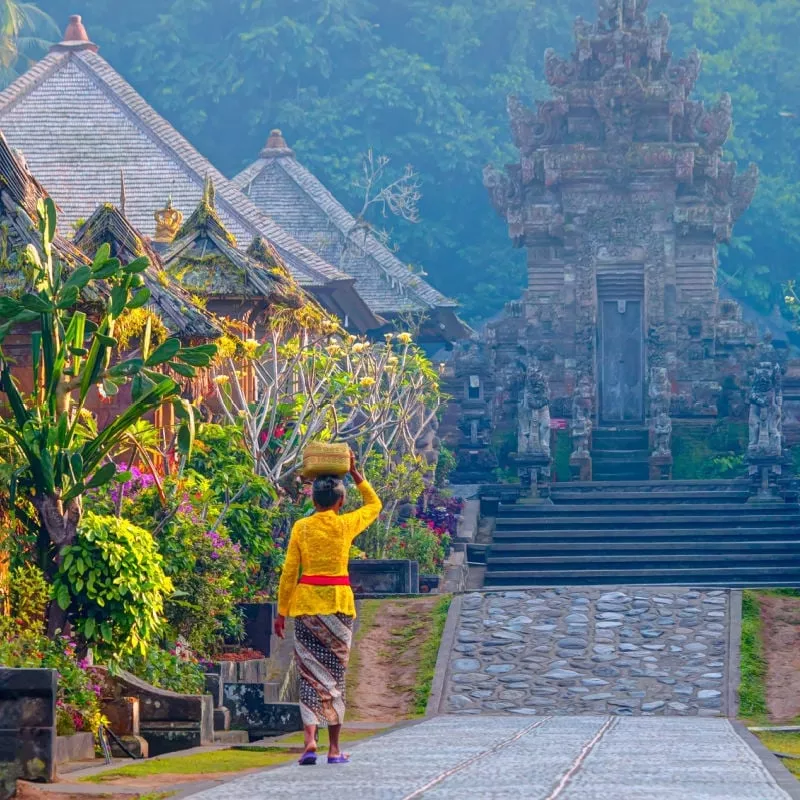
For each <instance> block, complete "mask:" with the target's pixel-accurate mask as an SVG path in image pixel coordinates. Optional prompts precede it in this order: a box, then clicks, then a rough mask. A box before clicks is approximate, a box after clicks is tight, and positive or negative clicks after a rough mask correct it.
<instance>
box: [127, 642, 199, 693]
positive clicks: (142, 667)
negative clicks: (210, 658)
mask: <svg viewBox="0 0 800 800" xmlns="http://www.w3.org/2000/svg"><path fill="white" fill-rule="evenodd" d="M120 666H121V667H122V668H123V669H126V670H128V672H132V673H133V674H134V675H136V677H137V678H141V679H142V680H143V681H147V682H148V683H149V684H151V685H152V686H157V687H158V688H159V689H167V690H169V691H171V692H178V694H202V693H203V692H204V691H205V677H204V673H203V668H202V667H201V666H200V665H199V664H198V663H197V662H196V661H194V660H191V659H187V658H181V657H180V656H179V655H178V653H177V651H176V650H172V651H168V650H164V649H163V648H161V647H150V648H148V650H147V654H146V655H144V656H142V655H141V654H136V655H130V656H128V657H127V658H125V659H123V660H122V661H121V662H120Z"/></svg>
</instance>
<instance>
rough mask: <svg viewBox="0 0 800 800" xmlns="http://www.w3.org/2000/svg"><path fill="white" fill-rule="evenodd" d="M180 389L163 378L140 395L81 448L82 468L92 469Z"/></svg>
mask: <svg viewBox="0 0 800 800" xmlns="http://www.w3.org/2000/svg"><path fill="white" fill-rule="evenodd" d="M179 391H180V387H179V386H178V384H177V383H175V381H174V380H172V379H171V378H164V380H163V381H161V383H159V384H157V385H156V386H154V387H153V388H152V389H151V390H150V391H149V392H147V393H146V394H144V395H142V397H140V398H139V399H138V400H137V401H136V402H134V403H133V404H132V405H131V406H130V407H129V408H127V409H126V410H125V411H123V412H122V413H121V414H120V415H119V416H118V417H117V418H116V419H115V420H114V421H113V422H112V423H111V424H110V425H108V426H107V427H106V428H104V429H103V430H102V431H101V432H100V433H99V434H98V435H97V436H96V437H95V438H94V439H93V440H92V441H91V442H88V443H87V444H86V445H84V447H83V448H82V450H81V453H82V455H83V462H84V468H85V469H86V470H87V471H90V470H92V469H94V468H95V467H96V466H97V464H98V463H99V462H100V461H101V460H102V459H103V458H105V456H106V455H107V454H108V453H109V452H110V451H111V450H112V449H113V448H114V447H115V446H117V445H118V444H119V442H120V440H121V438H122V437H123V436H124V435H125V434H126V433H127V432H128V430H129V429H130V428H131V427H133V425H135V424H136V423H137V422H138V421H139V420H141V419H143V418H144V417H145V416H146V415H147V414H148V413H150V412H151V411H154V410H155V409H156V408H158V407H159V406H160V405H161V404H162V403H163V402H164V401H165V400H167V399H169V398H170V397H172V396H173V395H175V394H177V393H178V392H179Z"/></svg>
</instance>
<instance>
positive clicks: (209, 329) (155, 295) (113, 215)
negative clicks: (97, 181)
mask: <svg viewBox="0 0 800 800" xmlns="http://www.w3.org/2000/svg"><path fill="white" fill-rule="evenodd" d="M74 241H75V244H76V246H77V247H79V248H80V249H81V250H82V251H83V252H84V253H86V255H87V256H88V257H89V258H94V256H95V254H96V253H97V251H98V249H99V248H100V246H101V245H103V244H108V245H110V246H111V255H112V256H114V257H115V258H118V259H119V260H120V261H121V262H122V263H123V264H129V263H130V262H131V261H134V260H135V259H137V258H139V257H141V256H146V257H147V259H148V260H149V261H150V267H149V268H148V269H147V270H145V272H144V273H142V277H143V278H144V282H145V285H146V286H147V288H148V289H150V306H151V307H152V309H153V310H154V311H156V312H158V315H159V316H160V317H161V319H162V321H163V322H164V325H165V326H166V327H167V329H168V330H169V331H170V332H171V333H174V334H175V335H176V336H178V337H179V338H181V339H185V340H194V339H203V340H206V341H208V340H213V339H217V338H219V337H220V336H221V335H222V329H221V328H220V327H219V326H218V325H217V323H216V322H215V321H214V320H213V318H212V317H211V316H210V315H209V314H206V313H205V312H203V311H202V310H201V309H199V308H197V307H196V305H195V304H194V302H193V301H192V298H191V296H190V294H189V293H188V292H187V291H186V290H185V289H184V288H183V287H182V286H181V285H180V284H179V283H178V282H177V281H171V280H169V279H168V278H167V273H166V272H165V271H164V265H163V264H162V263H161V258H160V257H159V255H158V253H157V252H156V251H155V250H154V249H153V248H152V247H151V246H150V244H149V243H148V242H147V240H146V239H145V238H144V237H143V236H142V235H141V234H140V233H139V232H138V231H137V230H136V229H135V228H134V227H133V226H132V225H131V223H130V222H129V221H128V219H127V218H126V217H125V215H124V214H123V213H122V211H121V210H120V209H119V208H117V207H116V206H114V205H112V204H111V203H103V204H102V205H101V206H98V208H97V210H96V211H95V212H94V214H92V216H91V217H90V218H89V219H88V220H87V221H86V222H85V223H84V224H83V225H82V226H81V227H80V229H79V230H78V232H77V233H76V234H75V240H74Z"/></svg>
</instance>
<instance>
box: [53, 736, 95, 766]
mask: <svg viewBox="0 0 800 800" xmlns="http://www.w3.org/2000/svg"><path fill="white" fill-rule="evenodd" d="M93 758H94V734H93V733H74V734H72V736H56V764H69V763H70V762H74V761H91V760H92V759H93Z"/></svg>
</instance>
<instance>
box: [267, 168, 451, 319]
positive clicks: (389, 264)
mask: <svg viewBox="0 0 800 800" xmlns="http://www.w3.org/2000/svg"><path fill="white" fill-rule="evenodd" d="M274 163H275V164H277V165H278V166H279V167H280V168H281V169H283V171H284V172H285V173H286V174H287V175H288V176H289V177H290V178H291V179H292V180H293V181H294V182H295V183H296V184H297V185H298V186H299V187H300V188H301V189H302V190H303V191H304V192H305V193H306V194H307V195H308V197H309V198H311V200H312V201H313V202H314V203H315V204H316V206H317V207H318V208H319V209H320V210H321V211H322V212H323V213H324V214H325V215H326V216H327V217H328V218H329V219H330V220H331V221H332V222H333V223H334V225H336V227H337V228H338V229H339V232H340V233H341V234H342V235H343V236H345V237H346V236H348V235H349V233H350V232H351V231H352V230H353V228H354V227H355V226H356V225H357V222H356V218H355V217H354V216H353V215H352V214H351V213H350V212H349V211H348V210H347V209H346V208H345V207H344V205H342V203H341V202H340V201H339V200H338V199H337V198H336V197H335V195H334V194H333V193H332V192H331V191H330V189H328V188H327V187H326V186H325V184H323V183H322V181H320V179H319V178H317V176H316V175H314V173H313V172H311V170H309V169H308V167H306V166H304V165H303V164H301V163H300V162H299V161H298V160H297V159H296V158H292V159H280V160H276V161H275V162H274ZM264 166H266V165H264ZM363 249H364V250H365V252H366V253H367V255H369V256H370V257H371V258H373V259H374V260H375V261H377V262H378V264H379V266H380V267H381V268H382V269H383V270H384V271H385V272H386V273H387V274H388V276H389V277H390V278H394V279H395V280H397V281H398V282H399V283H400V284H402V286H403V287H404V289H406V290H407V291H409V292H411V293H413V294H414V296H416V297H417V298H418V299H420V300H421V301H422V302H424V303H426V304H427V305H428V306H430V307H431V308H456V307H457V306H458V303H457V302H456V301H454V300H450V299H448V298H447V297H445V296H444V295H443V294H442V293H441V292H440V291H439V290H438V289H436V288H434V287H433V286H431V285H430V284H429V283H428V282H427V281H425V280H423V279H422V278H421V277H419V276H417V275H415V274H414V273H413V272H411V270H410V269H409V268H408V266H407V265H406V264H404V263H403V262H402V261H401V260H400V259H399V258H398V257H397V256H396V255H395V254H394V253H392V251H391V250H389V248H388V247H386V245H384V244H382V243H381V242H380V241H378V239H376V238H375V236H374V235H373V234H371V233H368V234H367V236H366V239H365V241H364V245H363ZM392 288H394V287H392Z"/></svg>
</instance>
